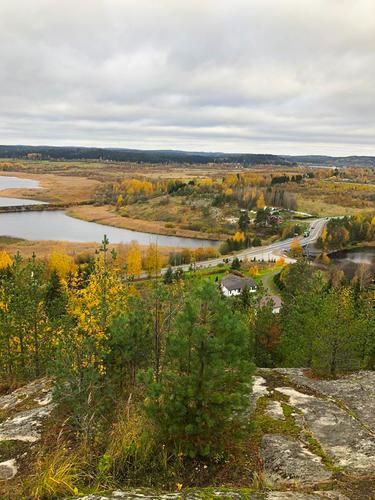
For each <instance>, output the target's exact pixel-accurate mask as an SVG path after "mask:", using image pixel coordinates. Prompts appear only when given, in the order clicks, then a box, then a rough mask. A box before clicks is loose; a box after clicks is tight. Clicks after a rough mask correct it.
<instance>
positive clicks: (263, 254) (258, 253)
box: [161, 218, 327, 274]
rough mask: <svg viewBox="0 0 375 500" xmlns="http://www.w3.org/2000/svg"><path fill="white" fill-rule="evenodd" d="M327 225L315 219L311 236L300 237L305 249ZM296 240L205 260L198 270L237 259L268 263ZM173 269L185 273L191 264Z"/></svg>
mask: <svg viewBox="0 0 375 500" xmlns="http://www.w3.org/2000/svg"><path fill="white" fill-rule="evenodd" d="M326 223H327V219H323V218H322V219H315V220H314V221H312V222H311V223H310V234H309V236H306V237H299V238H298V240H299V241H300V243H301V245H302V246H303V247H304V246H306V245H309V244H311V243H315V241H316V240H317V239H318V238H319V236H320V234H321V232H322V231H323V228H324V226H325V225H326ZM294 239H295V238H288V239H286V240H282V241H276V242H275V243H271V244H270V245H266V246H261V247H252V248H247V249H245V250H242V251H241V252H237V253H236V254H233V255H230V256H227V257H226V256H223V257H217V258H215V259H209V260H204V261H200V262H197V263H196V268H197V269H201V268H206V267H211V266H217V265H218V264H221V263H222V262H223V259H225V260H227V261H228V262H232V260H233V259H234V258H235V257H238V258H239V259H243V258H245V257H247V258H248V259H254V258H255V259H256V260H264V261H267V260H269V259H271V258H275V255H281V254H282V253H283V252H286V251H288V250H290V245H291V243H292V241H293V240H294ZM173 268H176V269H177V268H178V269H182V270H183V271H188V270H189V269H190V264H184V265H181V266H173ZM166 270H167V268H163V269H162V270H161V274H164V273H165V272H166Z"/></svg>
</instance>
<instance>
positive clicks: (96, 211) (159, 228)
mask: <svg viewBox="0 0 375 500" xmlns="http://www.w3.org/2000/svg"><path fill="white" fill-rule="evenodd" d="M137 208H138V210H137ZM167 210H172V207H170V206H168V208H167ZM129 211H131V212H134V213H135V215H136V213H138V212H139V207H136V206H133V205H132V206H131V207H130V208H129ZM67 213H68V215H71V216H72V217H77V218H78V219H83V220H86V221H89V222H97V223H99V224H106V225H108V226H115V227H120V228H123V229H131V230H133V231H142V232H144V233H153V234H163V235H167V236H179V237H184V238H198V239H199V238H200V239H206V240H207V239H213V240H217V239H224V238H225V235H219V234H216V233H215V234H210V233H206V232H203V231H193V230H191V229H184V228H182V227H179V226H178V225H177V224H173V227H168V226H169V223H168V222H166V221H160V220H145V219H142V218H134V217H122V216H121V215H119V214H118V213H116V212H115V209H114V207H111V206H109V205H103V206H99V207H97V206H93V205H81V206H79V207H72V208H70V209H69V210H68V211H67ZM155 215H157V214H155Z"/></svg>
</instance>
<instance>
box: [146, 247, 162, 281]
mask: <svg viewBox="0 0 375 500" xmlns="http://www.w3.org/2000/svg"><path fill="white" fill-rule="evenodd" d="M144 268H145V270H146V271H147V272H148V274H149V275H150V276H157V275H158V274H159V273H160V270H161V256H160V252H159V249H158V245H157V244H156V243H150V244H149V246H148V247H147V250H146V255H145V258H144Z"/></svg>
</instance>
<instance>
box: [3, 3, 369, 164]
mask: <svg viewBox="0 0 375 500" xmlns="http://www.w3.org/2000/svg"><path fill="white" fill-rule="evenodd" d="M0 113H1V115H0V116H1V123H0V143H24V144H25V143H26V144H41V143H43V144H71V145H74V144H82V145H98V146H123V147H144V148H148V147H153V148H166V147H168V148H180V149H184V148H185V149H193V150H197V149H205V150H226V151H241V152H274V153H290V154H293V153H331V154H336V153H337V154H374V155H375V143H374V140H373V138H374V136H375V121H374V118H373V117H374V113H375V3H374V2H373V0H357V1H356V2H353V1H351V0H330V1H327V0H314V2H312V1H311V0H283V1H282V2H280V0H205V1H204V2H202V1H198V0H179V1H175V0H158V1H157V2H156V1H154V0H75V1H73V0H64V2H61V1H59V0H12V1H11V2H1V3H0Z"/></svg>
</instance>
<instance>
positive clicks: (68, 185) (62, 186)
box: [0, 172, 100, 204]
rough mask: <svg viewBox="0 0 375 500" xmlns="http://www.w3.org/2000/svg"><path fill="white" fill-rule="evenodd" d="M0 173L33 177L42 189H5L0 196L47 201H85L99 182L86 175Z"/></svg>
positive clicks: (92, 193)
mask: <svg viewBox="0 0 375 500" xmlns="http://www.w3.org/2000/svg"><path fill="white" fill-rule="evenodd" d="M0 175H8V176H9V175H11V176H14V177H20V178H27V179H33V180H37V181H39V182H40V187H41V188H43V189H5V190H3V191H1V196H10V197H17V198H29V199H36V200H41V201H46V202H49V203H63V204H64V203H87V202H88V201H90V200H91V199H92V198H93V197H94V194H95V191H96V189H97V188H98V186H99V184H100V182H99V181H97V180H95V179H88V178H86V177H71V176H67V175H64V176H63V175H55V174H33V173H31V172H30V173H29V172H28V173H20V172H0Z"/></svg>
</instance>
